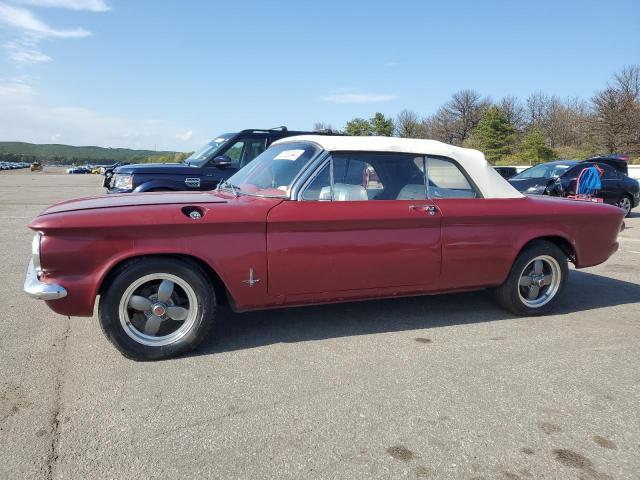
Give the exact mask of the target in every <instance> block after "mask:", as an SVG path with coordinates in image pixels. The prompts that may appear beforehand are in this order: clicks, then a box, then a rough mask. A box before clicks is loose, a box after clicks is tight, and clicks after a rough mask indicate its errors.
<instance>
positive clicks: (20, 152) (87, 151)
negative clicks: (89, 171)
mask: <svg viewBox="0 0 640 480" xmlns="http://www.w3.org/2000/svg"><path fill="white" fill-rule="evenodd" d="M184 157H185V154H184V153H179V152H164V151H163V152H157V151H154V150H132V149H129V148H104V147H93V146H88V147H74V146H71V145H60V144H55V143H54V144H35V143H25V142H0V161H4V162H35V161H39V162H42V163H45V164H49V165H54V164H61V165H70V164H72V163H75V164H111V163H115V162H128V163H134V162H143V163H144V162H149V161H154V162H169V161H181V160H182V159H184Z"/></svg>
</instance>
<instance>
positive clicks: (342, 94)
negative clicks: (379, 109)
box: [322, 89, 398, 103]
mask: <svg viewBox="0 0 640 480" xmlns="http://www.w3.org/2000/svg"><path fill="white" fill-rule="evenodd" d="M397 98H398V96H397V95H392V94H388V93H365V92H354V91H352V90H345V89H341V90H336V91H335V92H334V93H331V94H329V95H326V96H324V97H322V100H323V101H325V102H331V103H377V102H390V101H391V100H395V99H397Z"/></svg>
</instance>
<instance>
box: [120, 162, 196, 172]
mask: <svg viewBox="0 0 640 480" xmlns="http://www.w3.org/2000/svg"><path fill="white" fill-rule="evenodd" d="M200 171H202V168H201V167H196V166H194V165H189V164H187V163H137V164H135V165H122V166H120V167H118V168H116V170H115V173H121V174H126V173H128V174H135V173H139V174H145V175H155V174H164V175H170V174H180V175H189V174H197V173H198V172H200Z"/></svg>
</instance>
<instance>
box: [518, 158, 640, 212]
mask: <svg viewBox="0 0 640 480" xmlns="http://www.w3.org/2000/svg"><path fill="white" fill-rule="evenodd" d="M615 163H616V162H615V160H602V159H599V158H596V159H594V160H591V159H590V160H558V161H555V162H548V163H542V164H540V165H536V166H534V167H531V168H528V169H527V170H525V171H523V172H520V173H519V174H518V175H516V176H514V177H511V178H510V179H509V183H511V185H513V186H514V187H515V188H516V189H517V190H518V191H520V192H523V193H527V194H533V195H552V196H556V197H566V196H569V195H575V194H576V180H577V178H578V175H580V172H581V171H582V170H583V169H585V168H587V167H590V166H593V165H597V166H598V168H600V169H601V170H602V172H603V174H602V179H601V182H602V188H601V189H600V191H599V192H597V194H596V196H597V197H600V198H602V199H603V201H604V202H605V203H608V204H610V205H616V206H618V207H620V208H622V209H623V210H624V212H625V215H629V214H630V213H631V209H633V208H635V207H637V206H638V204H639V203H640V186H639V185H638V181H637V180H635V179H633V178H629V177H628V176H627V175H626V174H624V173H623V172H622V166H621V164H618V168H615V167H614V166H613V164H615ZM625 165H626V162H625Z"/></svg>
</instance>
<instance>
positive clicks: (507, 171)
mask: <svg viewBox="0 0 640 480" xmlns="http://www.w3.org/2000/svg"><path fill="white" fill-rule="evenodd" d="M493 168H494V169H495V170H496V172H498V173H499V174H500V176H501V177H502V178H506V179H508V178H511V177H513V176H514V175H517V174H518V169H517V168H516V167H502V166H500V167H493Z"/></svg>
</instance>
